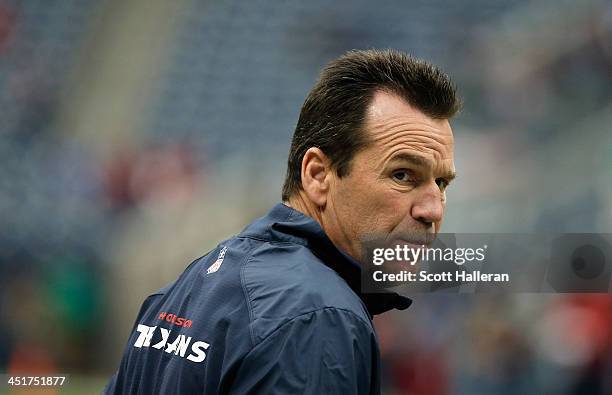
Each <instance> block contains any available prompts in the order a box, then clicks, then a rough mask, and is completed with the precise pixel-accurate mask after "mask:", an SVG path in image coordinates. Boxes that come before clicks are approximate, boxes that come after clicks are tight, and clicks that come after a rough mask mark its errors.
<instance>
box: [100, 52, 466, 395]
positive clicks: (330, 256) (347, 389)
mask: <svg viewBox="0 0 612 395" xmlns="http://www.w3.org/2000/svg"><path fill="white" fill-rule="evenodd" d="M459 105H460V104H459V101H458V99H457V98H456V96H455V90H454V88H453V86H452V84H451V83H450V81H449V79H448V78H447V77H446V76H445V75H444V74H442V73H441V72H440V71H439V70H438V69H437V68H435V67H434V66H432V65H429V64H427V63H424V62H421V61H416V60H413V59H412V58H410V57H409V56H407V55H405V54H403V53H400V52H396V51H390V50H387V51H375V50H368V51H352V52H348V53H347V54H345V55H343V56H341V57H340V58H338V59H336V60H335V61H333V62H331V63H330V64H329V65H328V66H327V67H326V68H325V69H324V70H323V72H322V74H321V76H320V78H319V80H318V82H317V84H316V85H315V87H314V88H313V90H312V91H311V92H310V94H309V95H308V97H307V99H306V101H305V103H304V105H303V107H302V111H301V114H300V118H299V121H298V124H297V127H296V130H295V134H294V136H293V140H292V145H291V150H290V153H289V161H288V169H287V177H286V180H285V185H284V187H283V196H282V197H283V203H280V204H278V205H276V206H275V207H274V208H273V209H272V210H271V211H270V212H269V213H268V214H267V215H266V216H265V217H263V218H261V219H259V220H256V221H255V222H253V223H252V224H251V225H249V226H247V227H246V228H245V230H244V231H243V232H242V233H240V234H239V235H238V236H235V237H232V238H230V239H228V240H226V241H223V242H221V243H220V244H219V245H218V247H217V248H216V249H214V250H213V251H211V252H209V253H208V254H207V255H205V256H204V257H202V258H199V259H197V260H196V261H194V262H193V263H192V264H191V265H190V266H189V267H188V268H187V269H186V270H185V272H184V273H183V274H182V275H181V276H180V277H179V278H178V280H176V282H174V283H173V284H171V285H170V286H168V287H166V288H164V289H162V290H160V291H159V292H157V293H155V294H153V295H151V296H149V297H148V298H147V299H146V300H145V302H144V304H143V306H142V309H141V311H140V313H139V315H138V318H137V321H136V324H135V326H134V330H133V332H132V334H131V336H130V338H129V340H128V344H127V347H126V350H125V354H124V356H123V359H122V361H121V365H120V367H119V370H118V372H117V373H116V374H115V376H114V377H113V378H112V380H111V382H110V383H109V385H108V386H107V388H106V393H124V394H128V393H129V394H133V393H138V394H187V393H204V394H376V393H379V392H380V388H379V387H380V362H379V349H378V343H377V339H376V336H375V333H374V328H373V325H372V321H371V319H372V316H373V315H375V314H380V313H382V312H385V311H388V310H390V309H393V308H398V309H405V308H407V307H408V306H409V304H410V300H409V299H406V298H404V297H402V296H399V295H397V294H393V293H385V294H362V293H361V292H360V286H359V281H360V270H361V269H360V267H361V266H360V265H361V263H360V262H363V261H364V259H365V258H364V256H363V253H362V248H363V242H364V240H366V239H367V238H368V237H370V236H371V235H377V236H380V235H384V236H385V238H387V239H388V240H392V241H397V242H407V241H413V240H411V239H409V238H410V237H414V235H418V236H420V237H428V236H430V235H433V234H435V233H437V232H438V231H439V229H440V224H441V222H442V217H443V214H444V207H445V189H446V187H447V186H448V184H449V182H450V181H451V180H452V178H453V177H454V164H453V136H452V132H451V128H450V126H449V122H448V119H449V118H450V117H452V116H453V115H454V114H455V113H456V112H457V111H458V109H459Z"/></svg>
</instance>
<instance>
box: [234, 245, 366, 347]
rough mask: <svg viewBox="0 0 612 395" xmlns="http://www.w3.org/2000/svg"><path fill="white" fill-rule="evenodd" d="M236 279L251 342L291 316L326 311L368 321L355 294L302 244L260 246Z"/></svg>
mask: <svg viewBox="0 0 612 395" xmlns="http://www.w3.org/2000/svg"><path fill="white" fill-rule="evenodd" d="M241 280H242V284H243V287H244V289H245V294H246V296H247V303H248V307H249V313H250V315H251V317H250V318H251V335H252V338H253V339H252V340H253V342H254V343H255V344H256V343H259V342H260V341H261V340H262V339H264V338H265V337H266V336H267V335H268V334H269V333H271V332H272V331H274V330H275V329H276V328H278V327H280V326H281V325H283V324H284V323H286V322H288V321H290V320H292V319H293V318H295V317H297V316H300V315H303V314H307V313H310V312H313V311H317V310H321V309H326V308H331V309H339V310H345V311H348V312H351V313H353V314H355V315H357V316H359V317H360V318H362V319H363V320H364V321H365V322H369V316H368V313H367V311H366V309H365V307H364V306H363V303H362V302H361V299H360V298H359V296H358V295H357V294H355V293H354V292H353V291H352V290H351V288H350V287H349V285H348V284H347V283H346V282H345V281H344V279H342V278H341V277H340V276H339V275H338V274H337V273H336V272H335V271H334V270H332V269H331V268H329V267H327V266H326V265H325V264H324V263H323V262H322V261H321V260H320V259H319V258H317V256H316V255H314V254H313V252H312V251H311V250H310V249H309V248H307V247H306V246H304V245H300V244H295V243H278V242H264V243H262V244H261V245H260V246H259V247H258V248H257V249H255V250H254V251H253V252H252V254H251V256H250V257H249V259H248V260H246V261H245V263H244V265H243V267H242V271H241Z"/></svg>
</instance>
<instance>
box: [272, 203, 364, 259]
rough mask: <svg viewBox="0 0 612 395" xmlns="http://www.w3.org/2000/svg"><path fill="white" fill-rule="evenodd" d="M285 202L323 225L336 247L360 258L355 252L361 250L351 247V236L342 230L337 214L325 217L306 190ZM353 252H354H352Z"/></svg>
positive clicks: (321, 209) (355, 257)
mask: <svg viewBox="0 0 612 395" xmlns="http://www.w3.org/2000/svg"><path fill="white" fill-rule="evenodd" d="M283 204H285V205H286V206H289V207H291V208H293V209H295V210H297V211H299V212H301V213H302V214H305V215H308V216H309V217H311V218H313V219H314V220H315V221H317V222H318V223H319V225H321V228H322V229H323V231H324V232H325V234H327V237H329V239H330V240H331V241H332V243H334V245H335V246H336V248H338V249H340V250H342V251H344V252H345V253H347V254H348V255H351V256H352V257H353V258H354V259H356V260H360V258H361V255H360V254H359V253H355V251H357V252H359V249H351V243H350V242H349V240H350V238H349V237H348V236H347V235H346V234H345V233H344V232H342V227H341V226H340V224H339V223H337V221H335V220H334V219H335V218H336V216H331V217H330V216H329V215H328V216H327V217H325V218H323V208H322V207H320V206H318V205H316V204H314V203H313V202H312V200H310V199H308V198H307V197H306V196H305V195H304V191H300V192H299V193H296V194H294V195H293V196H292V197H290V198H289V200H288V201H284V202H283ZM328 209H329V210H332V211H333V207H332V208H330V207H328ZM351 252H353V253H351Z"/></svg>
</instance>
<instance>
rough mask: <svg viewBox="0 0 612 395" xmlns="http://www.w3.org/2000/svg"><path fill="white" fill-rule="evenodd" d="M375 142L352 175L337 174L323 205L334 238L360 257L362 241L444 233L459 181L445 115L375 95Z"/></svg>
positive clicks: (421, 238) (371, 127) (370, 128)
mask: <svg viewBox="0 0 612 395" xmlns="http://www.w3.org/2000/svg"><path fill="white" fill-rule="evenodd" d="M364 131H365V133H366V136H367V138H369V141H370V142H369V144H368V145H367V146H366V148H364V149H362V150H361V151H359V152H358V153H357V154H356V155H355V156H354V157H353V159H352V162H351V166H350V171H349V174H348V175H345V176H343V177H342V178H339V177H337V175H336V174H335V172H334V174H333V175H331V180H330V190H329V195H328V199H327V203H326V207H325V210H324V215H323V221H324V222H325V224H324V225H325V228H326V231H327V232H328V234H329V236H330V237H331V239H332V241H334V243H335V244H336V245H337V246H339V247H341V248H342V249H343V250H345V252H347V253H348V254H350V255H351V256H353V257H355V258H358V259H360V258H361V254H362V242H363V241H364V240H366V239H371V238H372V237H375V238H378V239H380V238H383V239H384V240H385V241H386V242H387V243H393V244H395V243H401V244H404V243H408V244H413V245H420V244H423V243H425V242H426V241H425V239H427V240H431V238H433V236H434V235H435V234H436V233H438V231H439V230H440V225H441V223H442V218H443V216H444V209H445V205H446V194H445V188H446V186H447V185H448V183H449V182H450V181H451V180H452V179H453V177H454V173H455V166H454V162H453V134H452V131H451V128H450V125H449V123H448V121H447V120H437V119H432V118H430V117H428V116H427V115H425V114H423V113H422V112H420V111H418V110H416V109H415V108H413V107H412V106H410V105H409V104H408V103H406V102H405V101H404V100H402V99H400V98H399V97H397V96H395V95H392V94H389V93H385V92H377V93H376V94H375V95H374V97H373V100H372V103H371V104H370V106H369V109H368V113H367V118H366V123H365V128H364Z"/></svg>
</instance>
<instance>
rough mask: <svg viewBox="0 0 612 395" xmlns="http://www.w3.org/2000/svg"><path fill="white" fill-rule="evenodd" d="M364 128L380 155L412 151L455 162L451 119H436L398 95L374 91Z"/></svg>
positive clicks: (435, 158) (438, 159) (437, 159)
mask: <svg viewBox="0 0 612 395" xmlns="http://www.w3.org/2000/svg"><path fill="white" fill-rule="evenodd" d="M364 129H365V134H366V136H367V138H368V140H369V141H370V148H371V149H372V150H373V151H375V152H376V155H383V154H384V153H386V154H387V155H392V154H393V153H397V152H398V151H412V152H416V153H417V154H421V155H422V156H424V157H426V158H428V159H433V160H435V161H436V162H439V161H445V162H446V161H450V162H451V163H452V160H453V143H454V142H453V133H452V130H451V127H450V124H449V122H448V120H446V119H433V118H431V117H429V116H427V115H425V114H423V113H422V112H421V111H419V110H417V109H416V108H414V107H413V106H411V105H410V104H408V103H407V102H406V101H405V100H403V99H401V98H399V97H398V96H396V95H394V94H390V93H387V92H382V91H378V92H376V93H375V94H374V96H373V98H372V102H371V103H370V106H369V107H368V110H367V114H366V122H365V128H364ZM380 151H382V152H380ZM380 159H382V158H380Z"/></svg>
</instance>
